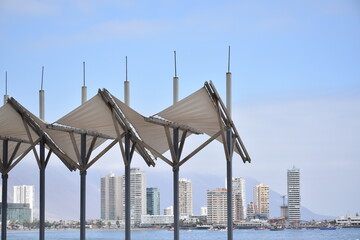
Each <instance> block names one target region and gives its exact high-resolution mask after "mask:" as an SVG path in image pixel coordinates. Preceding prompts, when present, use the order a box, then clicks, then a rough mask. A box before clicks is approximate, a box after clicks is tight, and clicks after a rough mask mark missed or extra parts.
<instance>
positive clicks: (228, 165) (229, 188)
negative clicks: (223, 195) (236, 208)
mask: <svg viewBox="0 0 360 240" xmlns="http://www.w3.org/2000/svg"><path fill="white" fill-rule="evenodd" d="M226 137H227V141H226V142H227V148H228V151H229V159H227V161H226V184H227V233H228V240H232V239H233V212H232V208H233V205H232V203H233V201H232V156H233V150H232V141H233V140H232V131H231V128H229V129H228V130H227V132H226Z"/></svg>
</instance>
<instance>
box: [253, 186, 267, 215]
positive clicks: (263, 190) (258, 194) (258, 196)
mask: <svg viewBox="0 0 360 240" xmlns="http://www.w3.org/2000/svg"><path fill="white" fill-rule="evenodd" d="M269 198H270V194H269V186H265V185H264V184H259V185H256V186H255V187H254V203H255V214H265V215H266V216H267V217H269Z"/></svg>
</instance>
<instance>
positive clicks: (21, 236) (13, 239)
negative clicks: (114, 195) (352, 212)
mask: <svg viewBox="0 0 360 240" xmlns="http://www.w3.org/2000/svg"><path fill="white" fill-rule="evenodd" d="M233 233H234V240H238V239H239V240H292V239H294V240H303V239H308V240H360V229H359V228H358V229H337V230H318V229H316V230H305V229H303V230H284V231H269V230H262V231H255V230H234V232H233ZM79 238H80V232H79V231H78V230H55V231H46V233H45V239H46V240H76V239H79ZM7 239H8V240H37V239H39V232H38V231H9V232H8V233H7ZM86 239H87V240H115V239H116V240H121V239H125V234H124V231H121V230H87V231H86ZM131 239H132V240H143V239H144V240H171V239H173V232H171V231H167V230H138V231H132V233H131ZM218 239H224V240H226V239H227V232H219V231H208V230H194V231H192V232H188V231H185V230H184V231H180V240H218Z"/></svg>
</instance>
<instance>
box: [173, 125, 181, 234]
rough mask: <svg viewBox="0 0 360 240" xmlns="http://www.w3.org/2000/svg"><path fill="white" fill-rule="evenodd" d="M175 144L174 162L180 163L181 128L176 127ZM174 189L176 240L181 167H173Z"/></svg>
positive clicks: (178, 225)
mask: <svg viewBox="0 0 360 240" xmlns="http://www.w3.org/2000/svg"><path fill="white" fill-rule="evenodd" d="M173 135H174V136H173V145H174V152H175V156H176V158H175V159H174V164H175V165H176V164H177V163H179V129H178V128H175V129H174V134H173ZM173 184H174V185H173V190H174V240H179V238H180V236H179V229H180V223H179V219H180V209H179V168H176V169H173Z"/></svg>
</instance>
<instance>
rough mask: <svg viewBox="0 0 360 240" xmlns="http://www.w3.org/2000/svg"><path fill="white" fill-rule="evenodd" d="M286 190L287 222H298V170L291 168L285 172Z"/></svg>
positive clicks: (299, 216) (299, 214)
mask: <svg viewBox="0 0 360 240" xmlns="http://www.w3.org/2000/svg"><path fill="white" fill-rule="evenodd" d="M287 189H288V220H289V222H299V221H300V220H301V212H300V199H301V198H300V170H299V169H297V168H295V167H293V169H289V170H288V171H287Z"/></svg>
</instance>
